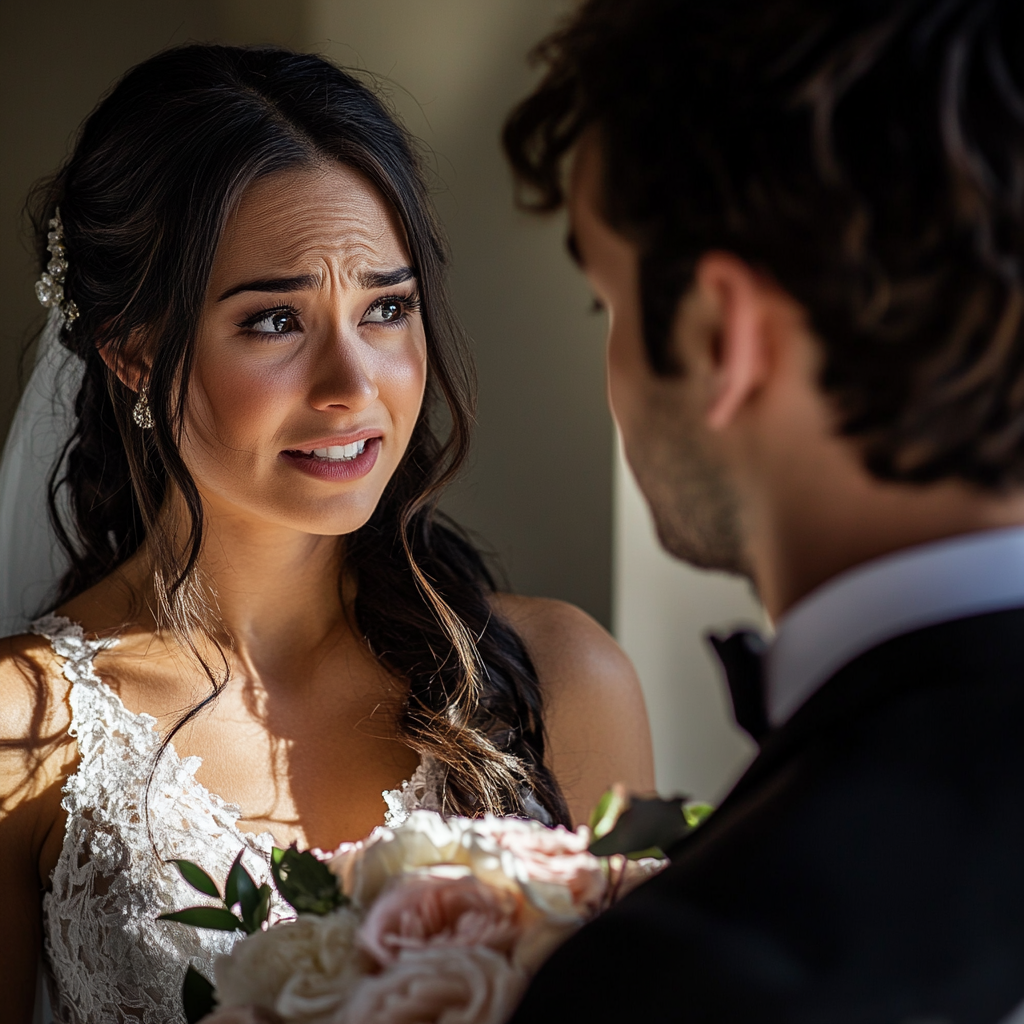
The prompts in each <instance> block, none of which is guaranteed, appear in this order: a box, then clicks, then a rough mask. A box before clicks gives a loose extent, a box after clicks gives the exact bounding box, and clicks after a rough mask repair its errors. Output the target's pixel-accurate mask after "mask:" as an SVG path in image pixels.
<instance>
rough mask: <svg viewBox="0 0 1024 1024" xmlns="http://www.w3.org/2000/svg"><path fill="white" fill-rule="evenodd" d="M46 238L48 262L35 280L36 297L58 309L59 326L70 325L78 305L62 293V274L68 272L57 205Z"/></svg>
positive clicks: (73, 320)
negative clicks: (48, 254)
mask: <svg viewBox="0 0 1024 1024" xmlns="http://www.w3.org/2000/svg"><path fill="white" fill-rule="evenodd" d="M46 239H47V243H46V248H47V249H48V250H49V253H50V262H49V263H47V264H46V270H44V271H43V273H42V275H41V276H40V278H39V280H38V281H36V298H37V299H39V301H40V302H41V303H42V304H43V305H44V306H46V307H47V309H54V308H56V309H57V310H59V311H60V317H61V327H70V326H71V324H73V323H74V322H75V321H76V320H77V319H78V307H77V306H76V305H75V300H74V299H69V298H68V297H67V296H66V295H65V294H64V275H65V274H67V272H68V257H67V250H66V249H65V248H64V225H63V224H61V222H60V208H59V207H58V208H57V210H56V211H55V216H54V217H53V219H52V220H51V221H50V230H49V231H48V232H47V235H46Z"/></svg>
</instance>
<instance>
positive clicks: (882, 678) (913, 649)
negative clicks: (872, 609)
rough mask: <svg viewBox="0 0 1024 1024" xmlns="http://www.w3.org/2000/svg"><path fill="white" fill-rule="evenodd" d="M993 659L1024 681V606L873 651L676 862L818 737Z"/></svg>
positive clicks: (817, 701) (771, 750)
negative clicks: (1011, 664)
mask: <svg viewBox="0 0 1024 1024" xmlns="http://www.w3.org/2000/svg"><path fill="white" fill-rule="evenodd" d="M993 658H995V659H997V660H999V661H1003V662H1005V661H1007V660H1009V661H1018V662H1019V663H1020V675H1019V678H1020V684H1021V686H1024V608H1014V609H1010V610H1009V611H1000V612H993V613H990V614H987V615H977V616H971V617H969V618H964V619H957V620H955V621H952V622H943V623H939V624H937V625H934V626H929V627H927V628H924V629H919V630H915V631H914V632H912V633H907V634H904V635H903V636H899V637H895V638H893V639H892V640H888V641H886V642H885V643H883V644H879V645H878V646H877V647H874V648H872V649H871V650H869V651H865V652H864V653H863V654H861V655H860V656H859V657H857V658H855V659H854V660H853V661H851V662H850V663H849V664H847V665H845V666H843V668H841V669H840V670H839V671H838V672H837V673H835V675H833V676H832V677H831V678H830V679H828V680H827V681H826V682H825V683H824V684H823V685H822V686H821V687H820V688H819V689H817V690H816V691H815V692H814V693H813V694H812V695H811V696H810V698H808V700H807V701H806V703H804V704H803V705H802V706H801V707H800V708H798V709H797V711H796V712H795V713H794V714H793V716H792V717H791V718H790V719H789V720H788V721H787V722H785V723H784V724H783V725H782V726H780V727H779V728H777V729H774V730H771V731H769V732H767V733H765V734H764V735H763V736H762V737H761V748H760V751H759V753H758V755H757V757H755V759H754V760H753V761H752V762H751V764H750V766H749V767H748V768H747V770H746V771H745V772H744V774H743V775H742V776H741V777H740V779H739V781H738V782H737V783H736V785H735V786H734V787H733V788H732V790H731V791H730V792H729V794H728V796H727V797H726V798H725V800H723V801H722V803H721V805H720V806H719V808H718V810H717V811H716V812H715V814H714V815H713V816H712V818H711V819H710V820H709V821H708V823H707V824H705V825H704V826H702V827H701V828H700V829H698V830H697V831H696V832H693V833H691V834H690V835H689V836H687V837H686V838H684V839H683V840H682V841H681V842H679V843H677V844H676V845H675V846H674V847H673V848H672V849H671V851H669V852H670V856H671V857H672V859H673V860H676V859H678V858H679V857H680V856H682V855H683V854H684V853H685V851H686V850H687V848H688V847H689V846H690V844H691V843H694V842H699V841H700V839H701V833H703V832H705V830H708V831H711V830H712V824H713V822H714V819H715V818H716V817H717V818H719V820H720V821H724V820H725V819H726V818H729V817H731V816H732V814H733V812H734V811H736V810H738V809H739V807H740V806H741V805H742V804H744V803H745V801H746V800H747V799H748V798H749V797H750V795H751V794H752V793H753V792H754V791H755V790H757V789H758V788H759V787H760V786H762V785H764V784H766V783H767V782H768V781H769V780H770V779H771V778H772V777H773V776H774V775H775V774H777V773H778V772H780V771H782V770H784V769H785V767H786V766H787V764H789V762H791V761H792V759H793V758H794V757H796V756H797V755H798V754H799V753H800V752H801V751H802V750H803V749H804V748H805V747H806V745H807V744H808V743H809V742H810V741H812V740H814V739H816V738H819V737H820V736H821V735H822V734H824V733H827V732H829V731H831V730H834V729H837V728H841V727H842V726H843V724H844V723H848V722H851V721H855V720H856V719H857V718H859V717H860V716H863V715H865V714H868V713H870V711H871V709H872V708H875V707H877V706H879V705H880V704H882V703H884V702H886V701H888V700H894V699H896V698H898V697H899V696H900V695H901V694H905V693H907V692H909V691H911V690H915V689H927V688H929V687H940V686H945V685H969V678H970V674H971V673H970V667H969V664H968V665H966V666H965V664H964V663H965V662H968V663H970V662H972V661H973V662H976V663H977V671H978V672H985V671H987V667H988V666H987V664H986V663H988V662H991V661H992V659H993Z"/></svg>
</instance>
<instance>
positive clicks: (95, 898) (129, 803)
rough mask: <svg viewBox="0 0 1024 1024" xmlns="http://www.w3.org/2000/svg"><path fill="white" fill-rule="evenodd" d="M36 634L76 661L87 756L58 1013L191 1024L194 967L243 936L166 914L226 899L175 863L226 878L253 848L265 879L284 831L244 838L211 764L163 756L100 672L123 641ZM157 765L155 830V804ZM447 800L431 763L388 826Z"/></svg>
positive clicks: (71, 631) (55, 925)
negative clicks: (97, 665)
mask: <svg viewBox="0 0 1024 1024" xmlns="http://www.w3.org/2000/svg"><path fill="white" fill-rule="evenodd" d="M32 628H33V630H34V632H36V633H38V634H40V635H42V636H45V637H47V638H48V639H49V640H50V642H51V643H52V645H53V648H54V650H55V651H56V653H57V654H58V655H59V656H60V657H61V658H63V659H64V665H63V670H64V675H65V676H66V677H67V679H68V680H69V682H70V683H71V691H70V704H71V725H70V733H71V735H72V736H74V737H75V738H76V740H77V742H78V752H79V758H80V760H79V765H78V770H77V771H76V772H75V774H74V775H72V776H71V777H70V778H69V779H68V781H67V783H66V785H65V787H64V800H63V806H64V808H65V810H66V811H67V813H68V820H67V828H66V831H65V835H64V845H63V848H62V850H61V853H60V857H59V859H58V861H57V865H56V867H55V868H54V871H53V876H52V887H51V891H49V892H48V893H46V894H45V896H44V897H43V922H44V934H45V959H46V968H47V975H48V977H47V981H48V985H49V991H50V1002H51V1006H52V1009H53V1015H54V1019H55V1020H56V1021H58V1022H61V1024H112V1022H117V1024H128V1022H130V1024H165V1022H172V1021H173V1022H174V1024H180V1022H182V1021H183V1020H184V1018H183V1016H182V1012H181V983H182V979H183V977H184V974H185V969H186V967H187V965H189V964H192V966H194V967H195V968H196V969H197V970H198V971H200V972H201V973H203V974H204V975H206V976H207V977H208V978H212V977H213V960H214V957H216V956H217V954H219V953H224V952H227V951H228V950H229V949H230V948H231V946H232V945H233V944H234V943H235V942H236V941H237V939H238V937H239V936H238V934H237V933H229V932H217V931H209V930H206V929H197V928H191V927H188V926H186V925H182V924H177V923H175V922H167V921H157V920H156V918H157V915H159V914H161V913H164V912H166V911H169V910H177V909H180V908H182V907H186V906H196V905H199V904H201V903H203V902H209V903H213V902H214V901H213V900H208V899H207V898H206V897H203V896H202V895H201V894H200V893H198V892H196V891H195V890H194V889H192V888H191V887H189V886H188V885H187V884H186V883H185V882H184V881H183V879H182V878H181V876H180V875H179V874H178V870H177V868H176V867H175V866H174V865H173V864H171V863H169V862H170V860H172V859H174V858H185V859H187V860H192V861H195V862H196V863H198V864H200V865H201V866H202V867H203V868H204V869H205V870H206V871H207V873H208V874H210V875H211V876H212V877H213V878H214V879H215V880H216V881H217V882H218V883H221V882H222V881H223V880H224V879H225V878H226V877H227V873H228V871H229V869H230V867H231V863H232V861H233V860H234V859H235V857H236V856H237V854H238V851H239V850H241V849H243V848H244V849H245V851H246V853H245V854H244V855H243V863H244V865H245V867H246V868H247V869H248V871H249V873H250V874H251V875H252V876H253V878H254V879H256V882H257V884H260V883H262V882H264V881H269V878H270V871H269V867H268V865H269V856H270V850H271V847H272V845H273V837H272V836H271V835H270V834H269V833H264V834H263V835H259V836H254V835H252V834H250V833H246V832H242V831H240V830H239V828H238V827H237V822H238V819H239V817H240V815H241V811H240V809H239V808H238V807H236V806H234V805H233V804H229V803H226V802H225V801H224V800H222V799H221V798H220V797H218V796H216V795H215V794H213V793H210V792H209V791H208V790H207V789H206V788H205V787H204V786H202V785H200V783H199V782H198V781H197V780H196V777H195V773H196V770H197V769H198V768H199V765H200V764H201V760H200V758H198V757H188V758H184V759H182V758H179V757H178V755H177V753H176V752H175V751H174V748H173V747H168V749H167V750H166V751H165V752H164V754H163V756H162V757H160V759H159V760H156V754H157V751H158V748H159V746H160V741H161V738H160V735H159V733H158V732H157V729H156V724H157V723H156V719H154V718H153V717H152V716H151V715H146V714H133V713H132V712H130V711H129V710H128V709H127V708H125V706H124V704H122V702H121V700H120V698H119V697H118V696H117V695H116V694H115V693H114V692H113V691H112V690H111V689H110V687H109V686H107V685H106V684H105V683H104V682H103V681H102V680H101V679H99V678H98V677H97V675H96V673H95V671H94V670H93V659H94V658H95V656H96V654H97V653H98V652H99V651H100V650H102V649H104V648H105V647H106V646H109V645H110V644H112V643H114V642H116V641H102V640H90V639H88V638H86V637H85V636H84V634H83V632H82V629H81V627H80V626H78V625H76V624H74V623H72V622H70V621H68V620H67V619H64V618H60V617H58V616H54V615H49V616H46V617H44V618H42V619H39V620H38V621H37V622H35V623H34V624H33V627H32ZM154 762H155V764H156V770H155V774H154V775H153V779H152V785H151V786H150V789H149V807H148V816H149V828H147V824H146V814H145V810H146V809H145V806H144V802H145V797H146V787H147V782H148V780H149V775H150V772H151V771H152V769H153V765H154ZM437 793H438V791H437V788H436V772H435V771H434V769H433V768H432V766H431V765H429V764H421V765H420V767H419V768H418V769H417V771H416V772H415V774H414V775H413V776H412V778H411V779H410V780H409V781H408V782H405V783H403V784H402V787H401V788H400V789H398V790H393V791H390V792H387V793H384V794H383V796H384V799H385V802H386V804H387V808H388V809H387V815H386V823H387V824H389V825H397V824H399V823H400V822H401V821H402V820H404V818H405V817H406V816H407V815H408V813H409V811H411V810H414V809H416V808H419V807H424V808H432V809H436V808H437V807H438V796H437ZM276 899H277V896H276V892H275V900H276ZM272 914H273V916H274V917H276V919H278V920H280V919H283V918H285V917H287V916H288V908H287V907H286V906H285V905H284V904H282V903H280V902H276V903H275V905H274V907H273V910H272Z"/></svg>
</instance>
